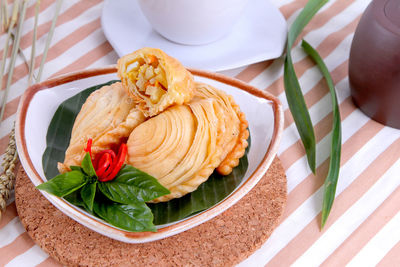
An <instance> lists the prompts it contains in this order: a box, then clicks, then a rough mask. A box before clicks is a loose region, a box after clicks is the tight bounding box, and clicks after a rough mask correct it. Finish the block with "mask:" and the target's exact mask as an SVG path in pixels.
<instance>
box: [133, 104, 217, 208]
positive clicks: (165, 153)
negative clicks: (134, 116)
mask: <svg viewBox="0 0 400 267" xmlns="http://www.w3.org/2000/svg"><path fill="white" fill-rule="evenodd" d="M214 102H215V101H214V100H203V99H201V100H198V101H194V102H191V103H190V104H188V105H181V106H174V107H171V108H169V109H167V110H166V111H164V112H162V113H161V114H159V115H158V116H156V117H153V118H151V119H149V120H147V121H146V122H144V123H142V124H141V125H140V126H139V127H137V128H136V129H135V130H133V132H132V134H131V135H130V137H129V139H128V163H129V164H131V165H132V166H134V167H136V168H138V169H141V170H142V171H145V172H147V173H149V174H150V175H152V176H154V177H155V178H157V180H158V181H159V182H160V183H161V184H162V185H163V186H164V187H166V188H167V189H169V190H170V191H171V193H170V194H169V195H166V196H162V197H159V198H157V199H155V200H153V201H152V202H161V201H168V200H170V199H173V198H179V197H182V196H184V195H185V194H187V193H190V192H193V191H194V190H196V189H197V187H198V186H199V185H200V184H202V183H203V182H205V181H206V180H207V179H208V177H209V176H210V175H211V174H212V172H213V171H214V169H215V168H216V167H217V166H218V165H219V164H220V162H221V157H220V155H221V150H222V149H221V147H220V146H218V145H217V136H218V135H217V128H218V123H215V122H216V121H218V118H217V116H216V112H215V110H214ZM155 128H157V134H156V135H154V134H153V133H154V131H155Z"/></svg>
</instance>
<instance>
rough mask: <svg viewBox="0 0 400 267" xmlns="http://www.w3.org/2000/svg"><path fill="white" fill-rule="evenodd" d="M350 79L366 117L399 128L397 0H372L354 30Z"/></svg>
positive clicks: (399, 3)
mask: <svg viewBox="0 0 400 267" xmlns="http://www.w3.org/2000/svg"><path fill="white" fill-rule="evenodd" d="M349 82H350V88H351V94H352V97H353V100H354V102H355V104H356V105H357V106H358V107H359V108H360V109H361V110H362V111H363V112H364V113H365V114H367V115H368V116H369V117H371V118H373V119H374V120H376V121H378V122H380V123H383V124H385V125H388V126H391V127H395V128H399V129H400V0H374V1H372V2H371V3H370V4H369V6H368V7H367V9H366V10H365V12H364V14H363V16H362V17H361V20H360V22H359V24H358V26H357V29H356V32H355V34H354V38H353V43H352V45H351V51H350V60H349Z"/></svg>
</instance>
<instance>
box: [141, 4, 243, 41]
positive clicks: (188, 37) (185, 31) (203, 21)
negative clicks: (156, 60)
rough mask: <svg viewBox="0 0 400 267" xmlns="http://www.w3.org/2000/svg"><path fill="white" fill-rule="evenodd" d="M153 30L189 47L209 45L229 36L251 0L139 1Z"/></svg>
mask: <svg viewBox="0 0 400 267" xmlns="http://www.w3.org/2000/svg"><path fill="white" fill-rule="evenodd" d="M138 1H139V5H140V7H141V9H142V11H143V14H144V15H145V16H146V18H147V20H148V21H149V22H150V24H151V25H152V26H153V28H154V29H155V30H156V31H157V32H158V33H159V34H161V35H162V36H164V37H165V38H167V39H169V40H171V41H174V42H177V43H181V44H188V45H200V44H207V43H211V42H213V41H216V40H218V39H220V38H222V37H223V36H224V35H226V34H228V33H229V32H230V31H231V30H232V28H233V26H234V24H235V23H236V22H237V21H238V20H239V19H240V16H241V15H242V13H243V11H244V8H245V7H246V4H247V2H248V0H138Z"/></svg>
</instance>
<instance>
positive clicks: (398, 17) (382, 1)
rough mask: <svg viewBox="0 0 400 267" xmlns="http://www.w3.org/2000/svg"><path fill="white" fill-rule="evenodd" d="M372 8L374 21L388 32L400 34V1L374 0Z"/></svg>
mask: <svg viewBox="0 0 400 267" xmlns="http://www.w3.org/2000/svg"><path fill="white" fill-rule="evenodd" d="M372 8H373V13H374V17H375V19H376V21H378V22H379V24H380V25H381V26H383V27H384V28H386V29H387V30H389V31H390V32H392V33H394V34H395V35H398V36H400V1H399V0H374V1H373V2H372Z"/></svg>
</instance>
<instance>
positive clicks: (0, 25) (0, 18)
mask: <svg viewBox="0 0 400 267" xmlns="http://www.w3.org/2000/svg"><path fill="white" fill-rule="evenodd" d="M3 5H4V0H0V31H1V32H3V31H5V28H4V20H3V17H4V16H3V15H4V14H3Z"/></svg>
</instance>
